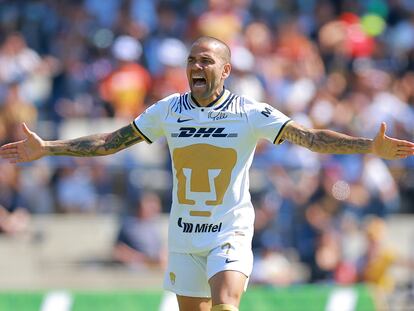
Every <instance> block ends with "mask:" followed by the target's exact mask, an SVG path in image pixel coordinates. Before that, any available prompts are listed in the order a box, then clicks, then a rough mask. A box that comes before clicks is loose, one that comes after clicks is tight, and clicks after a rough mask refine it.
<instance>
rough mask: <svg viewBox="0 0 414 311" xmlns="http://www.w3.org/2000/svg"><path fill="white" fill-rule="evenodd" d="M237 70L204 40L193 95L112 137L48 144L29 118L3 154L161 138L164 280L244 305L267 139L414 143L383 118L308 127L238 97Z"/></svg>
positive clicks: (31, 154)
mask: <svg viewBox="0 0 414 311" xmlns="http://www.w3.org/2000/svg"><path fill="white" fill-rule="evenodd" d="M230 71H231V65H230V49H229V47H228V46H227V45H226V44H225V43H223V42H221V41H220V40H217V39H215V38H211V37H201V38H199V39H198V40H196V41H195V42H194V43H193V45H192V47H191V51H190V53H189V56H188V59H187V78H188V83H189V86H190V90H191V91H190V92H188V93H185V94H182V95H180V94H173V95H171V96H169V97H167V98H165V99H162V100H160V101H159V102H157V103H156V104H155V105H152V106H151V107H149V108H148V109H147V110H146V111H145V112H144V113H142V114H141V115H139V116H138V117H137V118H136V119H135V120H134V121H133V122H132V123H131V124H129V125H127V126H125V127H123V128H121V129H119V130H116V131H114V132H112V133H106V134H95V135H91V136H85V137H80V138H76V139H69V140H57V141H44V140H42V139H41V138H40V137H39V136H38V135H37V134H36V133H34V132H32V131H30V130H29V129H28V128H27V127H26V125H25V124H23V125H22V126H23V130H24V133H25V135H26V139H24V140H22V141H19V142H14V143H10V144H7V145H4V146H3V147H1V149H0V155H1V156H2V157H3V158H6V159H9V160H10V162H12V163H18V162H26V161H32V160H36V159H39V158H41V157H43V156H50V155H69V156H80V157H85V156H102V155H108V154H112V153H115V152H118V151H120V150H122V149H125V148H127V147H129V146H131V145H133V144H136V143H138V142H141V141H146V142H148V143H152V142H153V141H155V140H157V139H158V138H160V137H162V136H164V137H165V138H166V139H167V142H168V146H169V149H170V153H171V159H172V168H173V175H174V183H173V194H172V208H171V214H170V222H169V241H168V243H169V245H168V247H169V256H168V266H167V270H166V274H165V280H164V286H165V288H166V289H167V290H170V291H172V292H174V293H176V294H177V298H178V304H179V306H180V310H182V311H194V310H213V311H218V310H227V311H234V310H238V306H239V303H240V298H241V296H242V293H243V292H244V290H245V288H246V286H247V281H248V277H249V275H250V273H251V270H252V261H253V255H252V250H251V240H252V235H253V221H254V210H253V206H252V204H251V202H250V194H249V191H248V187H249V175H248V171H249V167H250V165H251V162H252V158H253V153H254V150H255V146H256V143H257V141H258V140H259V139H260V138H265V139H267V140H269V141H271V142H273V143H274V144H279V143H281V142H282V141H284V140H287V141H290V142H291V143H294V144H297V145H300V146H303V147H306V148H308V149H310V150H312V151H315V152H321V153H339V154H350V153H372V154H374V155H377V156H379V157H381V158H384V159H401V158H405V157H408V156H411V155H413V154H414V143H412V142H408V141H403V140H398V139H394V138H390V137H388V136H386V135H385V130H386V128H385V124H382V125H381V127H380V130H379V132H378V134H377V135H376V137H375V138H374V139H373V140H372V139H367V138H357V137H350V136H347V135H344V134H341V133H337V132H334V131H329V130H320V129H308V128H304V127H302V126H301V125H299V124H298V123H296V122H294V121H292V120H290V119H289V118H288V117H287V116H286V115H284V114H282V113H281V112H279V111H278V110H277V109H275V108H273V107H271V106H270V105H268V104H265V103H259V102H256V101H254V100H253V99H248V98H246V97H243V96H238V95H236V94H232V93H231V92H230V91H229V90H227V89H226V88H225V87H224V81H225V80H226V78H227V77H228V76H229V75H230Z"/></svg>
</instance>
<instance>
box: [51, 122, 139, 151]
mask: <svg viewBox="0 0 414 311" xmlns="http://www.w3.org/2000/svg"><path fill="white" fill-rule="evenodd" d="M142 140H143V139H142V138H141V137H140V136H138V135H137V134H136V131H135V130H134V128H133V127H132V124H130V125H127V126H125V127H123V128H121V129H119V130H116V131H114V132H112V133H106V134H95V135H90V136H84V137H79V138H76V139H68V140H56V141H50V142H48V143H47V146H46V149H47V152H48V154H49V155H66V156H75V157H92V156H103V155H108V154H113V153H115V152H118V151H121V150H122V149H125V148H127V147H129V146H132V145H134V144H136V143H138V142H140V141H142Z"/></svg>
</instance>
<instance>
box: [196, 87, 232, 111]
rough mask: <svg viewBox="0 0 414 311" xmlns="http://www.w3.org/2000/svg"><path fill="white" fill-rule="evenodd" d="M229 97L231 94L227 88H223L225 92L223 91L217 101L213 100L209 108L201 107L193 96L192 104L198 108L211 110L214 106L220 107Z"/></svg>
mask: <svg viewBox="0 0 414 311" xmlns="http://www.w3.org/2000/svg"><path fill="white" fill-rule="evenodd" d="M190 95H191V93H190ZM229 95H230V92H229V91H228V90H227V89H226V88H225V87H223V91H221V93H220V95H219V96H218V97H217V98H216V99H215V100H213V101H212V102H211V103H209V104H208V105H207V106H201V105H200V104H199V103H198V102H197V100H196V99H195V98H194V97H193V95H191V96H190V98H191V102H192V103H194V104H195V105H196V106H197V107H201V108H211V107H213V106H218V105H220V104H221V103H223V102H224V101H225V100H226V99H227V98H228V97H229Z"/></svg>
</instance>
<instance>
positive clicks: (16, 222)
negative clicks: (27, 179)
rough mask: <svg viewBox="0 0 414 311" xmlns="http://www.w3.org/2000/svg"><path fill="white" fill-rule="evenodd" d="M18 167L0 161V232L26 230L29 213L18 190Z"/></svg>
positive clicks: (20, 231) (15, 232)
mask: <svg viewBox="0 0 414 311" xmlns="http://www.w3.org/2000/svg"><path fill="white" fill-rule="evenodd" d="M18 170H19V168H18V167H15V166H10V165H9V164H8V163H6V162H0V172H1V174H0V233H3V234H6V235H16V234H19V233H23V232H27V230H28V229H29V224H30V218H31V217H30V213H29V211H28V210H27V206H26V204H25V202H24V199H23V197H22V195H21V193H20V191H19V177H20V176H19V174H18Z"/></svg>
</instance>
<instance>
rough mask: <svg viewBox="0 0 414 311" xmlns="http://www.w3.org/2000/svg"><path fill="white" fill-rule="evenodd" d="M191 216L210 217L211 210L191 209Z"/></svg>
mask: <svg viewBox="0 0 414 311" xmlns="http://www.w3.org/2000/svg"><path fill="white" fill-rule="evenodd" d="M190 216H199V217H210V216H211V212H207V211H190Z"/></svg>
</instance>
